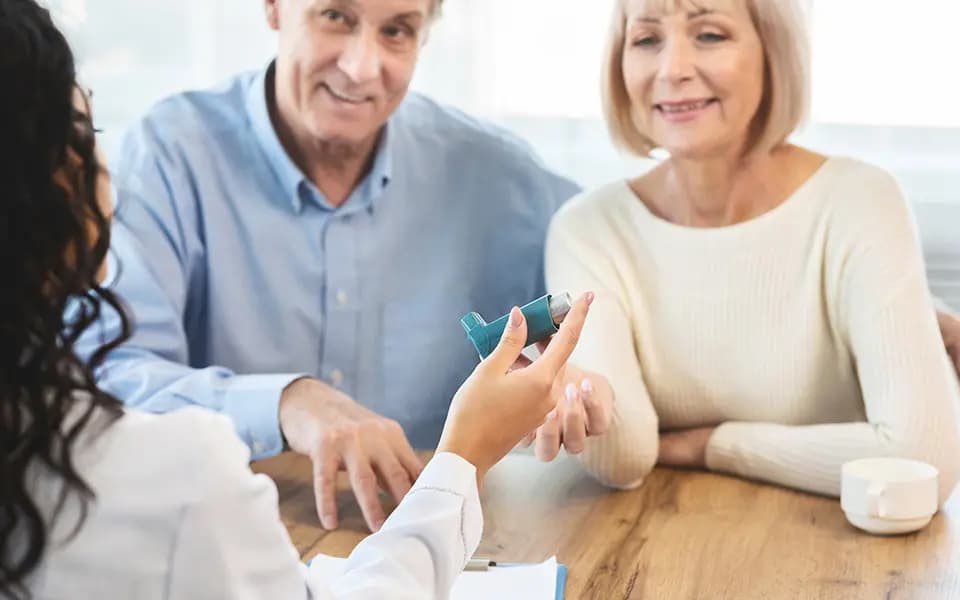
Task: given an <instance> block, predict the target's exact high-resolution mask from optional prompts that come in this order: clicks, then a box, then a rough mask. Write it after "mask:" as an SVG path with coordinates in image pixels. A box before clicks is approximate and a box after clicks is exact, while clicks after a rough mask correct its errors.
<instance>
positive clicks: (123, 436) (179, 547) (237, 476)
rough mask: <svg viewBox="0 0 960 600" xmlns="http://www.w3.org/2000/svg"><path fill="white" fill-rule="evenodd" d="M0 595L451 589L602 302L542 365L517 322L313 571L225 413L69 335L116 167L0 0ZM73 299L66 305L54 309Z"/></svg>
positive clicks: (88, 311)
mask: <svg viewBox="0 0 960 600" xmlns="http://www.w3.org/2000/svg"><path fill="white" fill-rule="evenodd" d="M0 81H4V82H5V83H6V85H5V88H4V90H3V91H2V92H0V269H2V272H0V279H2V281H3V282H4V285H5V289H4V291H3V292H2V293H0V447H2V453H3V454H2V457H0V597H6V598H16V599H20V598H57V599H61V598H71V599H74V598H97V599H101V598H111V599H112V598H125V599H127V598H161V597H162V598H191V599H192V598H308V597H309V598H361V597H362V598H384V597H390V598H418V599H419V598H434V597H446V596H447V595H448V593H449V589H450V587H451V586H452V584H453V581H454V579H455V577H456V576H457V574H458V573H459V572H460V571H461V569H462V568H463V566H464V564H465V561H466V560H467V559H468V558H469V557H470V556H471V555H472V553H473V551H474V549H475V548H476V546H477V543H478V542H479V537H480V530H481V528H482V518H481V511H480V506H479V499H478V493H477V487H478V485H479V483H480V481H481V480H482V478H483V476H484V474H485V473H486V471H487V470H488V469H489V468H490V467H491V466H492V465H493V464H495V463H496V462H497V461H498V460H499V459H500V458H502V457H503V455H504V454H506V453H507V452H508V451H509V450H510V449H511V448H512V447H513V446H514V445H516V444H517V443H518V442H519V441H520V439H521V438H522V437H523V436H524V435H525V434H526V433H527V432H529V431H531V430H532V429H533V428H534V427H536V426H537V425H538V424H539V423H541V422H542V421H543V419H544V418H545V417H546V416H547V413H548V412H549V411H550V410H551V409H552V408H553V407H554V404H555V403H554V401H553V398H552V395H551V388H552V386H553V384H554V383H555V381H556V379H557V375H558V373H559V372H560V370H561V369H562V367H563V366H564V364H565V362H566V360H567V357H569V355H570V352H571V351H572V350H573V347H574V345H575V344H576V340H577V338H578V336H579V332H580V328H581V327H582V324H583V320H584V318H585V317H586V313H587V307H588V305H589V303H590V301H591V300H592V295H590V294H588V295H585V296H584V297H583V298H581V299H580V300H579V301H578V302H577V303H576V305H575V306H574V308H573V310H572V311H571V313H570V315H569V316H568V317H567V320H566V321H565V322H564V326H563V328H561V331H560V333H559V334H558V335H557V336H556V338H555V339H554V341H553V343H551V344H550V347H549V348H548V349H547V351H546V352H545V353H544V354H543V356H542V357H541V358H540V359H538V360H537V361H536V362H535V363H533V364H529V365H527V366H526V368H521V369H516V370H514V368H513V367H515V366H517V364H515V363H516V361H518V357H519V356H520V351H521V350H522V346H523V344H524V341H525V340H526V323H525V321H524V319H523V315H522V313H520V311H519V310H518V309H516V308H515V309H514V310H513V311H512V313H511V315H512V319H511V324H510V326H508V327H507V328H506V332H505V335H504V337H503V340H502V341H501V344H500V346H499V347H498V349H497V350H496V352H494V354H492V355H491V356H490V358H488V359H487V360H485V361H484V362H483V363H481V364H480V366H479V367H477V369H476V371H474V373H473V375H472V376H471V377H470V378H469V379H468V380H467V381H466V383H464V385H463V386H462V387H461V388H460V391H459V392H458V393H457V395H456V397H455V398H454V399H453V402H452V404H451V409H450V414H449V416H448V418H447V424H446V427H445V428H444V433H443V437H442V439H441V441H440V445H439V449H438V453H437V455H436V456H435V457H434V459H433V460H432V461H431V462H430V463H429V464H428V465H427V467H426V468H425V469H424V471H423V473H422V475H421V476H420V478H419V480H418V481H417V483H416V484H415V485H414V487H413V490H411V491H410V492H409V493H408V494H407V496H406V497H405V499H404V500H403V502H401V504H400V506H399V507H398V508H397V510H396V511H395V512H394V513H393V515H391V517H390V518H389V519H388V520H387V522H386V523H385V524H384V526H383V528H382V529H381V530H380V531H379V532H378V533H376V534H374V535H373V536H371V537H369V538H368V539H367V540H366V541H364V542H363V543H362V544H361V545H360V546H359V547H358V548H357V549H356V550H355V551H354V553H353V555H352V556H351V557H350V559H348V561H347V563H346V568H345V570H344V572H343V574H342V575H341V576H340V577H338V578H337V579H336V580H334V581H320V578H319V576H318V574H317V573H313V572H311V571H310V570H309V569H307V568H306V567H304V566H303V565H302V564H300V562H299V561H298V560H297V552H296V550H295V549H294V548H293V546H292V545H291V543H290V540H289V538H288V537H287V533H286V530H285V529H284V527H283V524H282V523H281V521H280V517H279V514H278V510H277V493H276V488H275V487H274V486H273V483H272V482H271V481H270V480H269V479H267V478H266V477H265V476H262V475H254V474H253V473H251V472H250V469H249V466H248V460H249V452H248V450H247V447H246V445H244V444H243V443H242V442H241V441H240V440H239V439H237V438H236V437H235V434H234V432H233V427H232V425H231V424H230V422H229V421H228V420H227V418H226V417H223V416H221V415H216V414H213V413H208V412H204V411H202V410H200V409H186V410H183V411H179V412H176V413H170V414H167V415H147V414H142V413H136V412H124V411H123V410H122V409H121V405H120V403H119V401H118V400H116V399H114V398H112V397H110V396H109V395H107V394H106V393H104V392H103V391H101V390H99V389H98V388H97V386H96V384H95V383H94V379H93V371H94V369H96V368H97V366H98V365H99V364H100V363H101V359H102V357H103V356H104V354H105V353H107V352H109V351H110V350H111V349H113V348H114V347H116V345H118V344H119V343H121V342H122V341H123V340H124V339H126V338H127V337H128V336H129V327H128V326H127V325H126V321H125V320H124V327H123V328H122V335H120V336H119V337H118V339H115V340H110V341H108V342H107V343H106V344H105V346H104V347H103V348H102V349H101V350H100V351H99V352H97V353H96V354H95V355H94V356H93V357H92V359H91V360H89V361H83V360H81V359H79V358H78V357H77V354H76V353H75V351H74V342H75V341H76V340H77V338H78V336H79V335H80V334H81V333H82V332H83V331H84V330H85V329H86V328H87V327H88V326H89V325H90V324H91V323H93V322H94V321H95V320H96V319H97V318H98V316H99V314H100V311H101V307H102V306H103V304H104V303H106V304H107V305H109V307H110V308H111V309H112V310H116V311H117V312H118V313H120V314H121V315H122V314H123V311H122V308H121V306H120V305H119V303H118V301H117V299H116V298H115V297H114V296H112V295H111V293H110V292H109V291H108V290H106V289H104V288H103V287H102V286H101V285H100V282H102V281H103V278H104V277H105V268H104V258H105V256H106V254H107V249H108V247H109V240H108V231H109V208H110V204H111V202H110V198H111V194H110V182H109V176H108V174H107V172H106V170H105V169H104V168H103V166H102V164H103V163H102V161H101V160H100V159H99V158H98V156H97V152H96V146H95V137H94V129H93V127H92V124H91V118H90V111H89V105H88V99H87V97H86V96H85V95H83V94H82V93H80V92H79V91H78V88H77V84H76V81H75V72H74V62H73V57H72V55H71V52H70V48H69V47H68V45H67V42H66V41H65V39H64V38H63V36H62V35H61V34H60V32H59V31H58V30H57V29H56V27H55V26H54V25H53V23H52V22H51V20H50V16H49V14H48V13H47V11H46V10H43V9H42V8H40V7H39V6H38V5H37V4H36V3H35V2H34V0H0ZM65 314H66V315H68V316H66V317H64V316H63V315H65Z"/></svg>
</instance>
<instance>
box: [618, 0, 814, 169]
mask: <svg viewBox="0 0 960 600" xmlns="http://www.w3.org/2000/svg"><path fill="white" fill-rule="evenodd" d="M627 2H628V0H614V9H613V20H612V21H611V24H610V32H609V37H608V40H607V46H606V50H605V53H604V66H603V78H602V79H603V81H602V94H603V112H604V116H605V117H606V121H607V127H608V129H609V130H610V136H611V138H612V139H613V142H614V144H616V145H617V146H618V147H620V148H622V149H624V150H627V151H628V152H630V153H632V154H636V155H639V156H649V155H650V152H651V151H653V150H654V149H655V148H656V147H657V145H656V143H655V142H654V141H653V139H651V138H650V136H649V135H648V134H647V132H646V131H644V130H643V128H642V127H641V125H640V121H639V119H637V118H636V117H635V113H634V107H633V106H632V104H631V102H630V97H629V96H628V95H627V88H626V84H625V82H624V79H623V52H624V48H625V44H626V20H627V14H626V6H627ZM648 2H650V3H655V4H657V3H658V4H659V5H660V7H662V8H663V9H664V10H665V11H672V10H677V9H679V8H681V7H683V6H684V5H691V6H692V5H697V4H699V3H698V2H697V0H648ZM745 2H746V3H747V9H748V10H749V12H750V16H751V18H752V20H753V26H754V28H755V29H756V31H757V33H758V34H759V36H760V42H761V44H762V45H763V52H764V84H763V97H762V99H761V101H760V106H759V108H758V109H757V114H756V115H755V116H754V120H753V124H752V126H751V131H750V137H751V139H750V140H749V142H748V147H747V152H751V151H758V152H768V151H770V150H772V149H774V148H776V147H777V146H780V145H781V144H783V143H785V142H786V140H787V138H788V137H789V136H790V134H792V133H793V132H794V131H795V130H796V129H797V128H798V127H799V126H800V125H801V124H802V123H803V121H804V119H806V116H807V111H808V110H809V106H810V50H809V39H808V34H807V26H806V15H805V14H804V12H803V11H802V9H801V8H800V6H799V4H798V2H797V0H745ZM697 8H699V6H698V7H697Z"/></svg>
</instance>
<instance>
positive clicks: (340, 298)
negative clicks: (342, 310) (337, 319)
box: [337, 290, 347, 306]
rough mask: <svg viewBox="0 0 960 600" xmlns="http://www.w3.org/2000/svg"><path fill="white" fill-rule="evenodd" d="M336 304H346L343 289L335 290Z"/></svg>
mask: <svg viewBox="0 0 960 600" xmlns="http://www.w3.org/2000/svg"><path fill="white" fill-rule="evenodd" d="M337 304H339V305H340V306H345V305H346V304H347V293H346V292H345V291H343V290H340V291H339V292H337Z"/></svg>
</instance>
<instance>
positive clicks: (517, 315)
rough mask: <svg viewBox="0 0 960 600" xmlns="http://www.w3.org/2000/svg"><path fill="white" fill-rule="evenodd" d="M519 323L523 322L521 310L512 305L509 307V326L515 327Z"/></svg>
mask: <svg viewBox="0 0 960 600" xmlns="http://www.w3.org/2000/svg"><path fill="white" fill-rule="evenodd" d="M521 323H523V312H521V310H520V309H519V308H517V307H516V306H514V307H513V308H511V309H510V327H513V328H514V329H516V328H518V327H520V324H521Z"/></svg>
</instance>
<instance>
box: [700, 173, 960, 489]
mask: <svg viewBox="0 0 960 600" xmlns="http://www.w3.org/2000/svg"><path fill="white" fill-rule="evenodd" d="M852 194H853V195H854V196H855V197H853V198H840V197H837V198H834V199H832V203H833V204H832V205H831V210H834V212H835V213H838V214H834V215H833V216H834V217H835V218H836V221H837V224H836V227H834V231H832V232H831V234H830V239H829V241H828V248H827V261H828V263H829V264H828V265H826V267H827V271H826V274H827V279H828V281H826V282H825V291H826V294H827V305H828V310H829V312H830V313H831V318H832V319H833V320H834V322H835V324H836V331H837V335H838V336H839V337H840V341H841V343H843V344H845V345H846V347H847V348H848V349H849V353H850V355H851V359H852V360H853V361H854V364H855V366H856V371H857V376H858V379H859V383H860V388H861V391H862V395H863V402H864V412H865V414H866V422H860V423H837V424H822V425H810V426H785V425H778V424H771V423H742V422H731V423H726V424H723V425H721V426H720V427H718V428H717V429H716V430H715V432H714V434H713V436H712V437H711V439H710V443H709V446H708V450H707V464H708V467H709V468H710V469H713V470H717V471H725V472H730V473H734V474H737V475H741V476H744V477H751V478H755V479H760V480H764V481H769V482H773V483H778V484H781V485H785V486H789V487H793V488H798V489H803V490H808V491H812V492H817V493H821V494H827V495H833V496H836V495H839V493H840V474H841V466H842V465H843V463H844V462H846V461H849V460H854V459H857V458H862V457H869V456H901V457H909V458H914V459H918V460H922V461H926V462H928V463H930V464H932V465H934V466H936V467H937V468H938V469H939V471H940V501H941V503H942V502H944V501H945V500H946V498H947V497H948V496H949V494H950V492H951V490H952V489H953V487H954V484H955V483H956V481H957V477H958V470H960V441H958V403H960V394H958V385H957V379H956V376H955V375H954V374H953V371H952V369H951V367H950V365H949V364H948V362H947V359H946V355H945V354H944V352H943V343H942V341H941V338H940V333H939V330H938V328H937V324H936V321H935V319H934V311H933V309H932V306H931V300H930V294H929V292H928V289H927V282H926V275H925V272H924V266H923V260H922V255H921V251H920V245H919V241H918V239H917V236H916V232H915V230H914V227H913V221H912V217H911V214H910V210H909V207H908V206H907V204H906V202H905V200H904V198H903V195H902V194H901V192H900V190H899V187H898V186H897V184H896V182H895V181H894V180H893V179H892V178H891V177H889V176H888V175H886V174H885V173H882V172H878V175H877V176H874V175H873V174H871V175H870V176H869V177H867V178H865V180H864V181H862V182H860V188H859V192H857V191H853V192H852ZM834 205H839V206H838V207H835V206H834Z"/></svg>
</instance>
